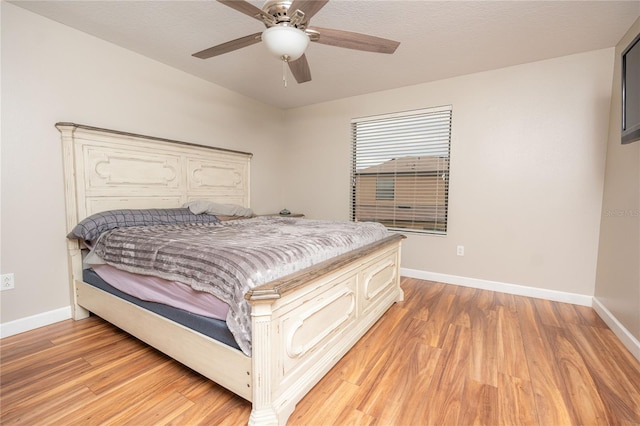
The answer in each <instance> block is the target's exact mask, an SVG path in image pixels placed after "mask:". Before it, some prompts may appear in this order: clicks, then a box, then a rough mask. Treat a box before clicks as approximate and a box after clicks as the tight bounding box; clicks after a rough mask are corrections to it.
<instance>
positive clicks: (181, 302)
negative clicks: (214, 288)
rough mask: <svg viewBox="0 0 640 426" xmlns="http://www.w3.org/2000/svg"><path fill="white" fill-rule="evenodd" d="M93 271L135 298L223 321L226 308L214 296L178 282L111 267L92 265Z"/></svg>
mask: <svg viewBox="0 0 640 426" xmlns="http://www.w3.org/2000/svg"><path fill="white" fill-rule="evenodd" d="M92 268H93V270H94V271H95V272H96V274H98V275H99V276H100V278H102V279H103V280H105V281H106V282H107V283H109V284H110V285H111V286H113V287H115V288H117V289H118V290H120V291H122V292H123V293H126V294H128V295H130V296H134V297H137V298H138V299H142V300H146V301H148V302H156V303H163V304H165V305H169V306H172V307H174V308H179V309H183V310H185V311H188V312H191V313H194V314H197V315H203V316H206V317H210V318H217V319H221V320H223V321H225V320H226V319H227V312H228V311H229V305H227V304H226V303H225V302H223V301H222V300H220V299H218V298H217V297H216V296H214V295H213V294H210V293H207V292H204V291H198V290H194V289H193V288H191V286H189V285H187V284H184V283H180V282H177V281H168V280H165V279H162V278H158V277H153V276H150V275H139V274H134V273H131V272H127V271H121V270H120V269H117V268H114V267H113V266H110V265H93V266H92Z"/></svg>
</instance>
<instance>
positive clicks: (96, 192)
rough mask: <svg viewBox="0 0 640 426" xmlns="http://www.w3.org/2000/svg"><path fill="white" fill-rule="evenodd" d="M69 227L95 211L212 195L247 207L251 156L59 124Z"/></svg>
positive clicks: (173, 204)
mask: <svg viewBox="0 0 640 426" xmlns="http://www.w3.org/2000/svg"><path fill="white" fill-rule="evenodd" d="M56 127H57V128H58V130H59V131H60V132H61V133H62V146H63V155H64V173H65V197H66V208H67V231H69V230H71V229H72V228H73V227H74V226H75V225H76V224H77V223H78V222H79V221H80V220H82V219H84V218H85V217H87V216H90V215H91V214H93V213H97V212H100V211H105V210H111V209H121V208H134V209H136V208H171V207H180V206H182V204H184V203H185V202H186V201H189V200H194V199H208V200H213V201H217V202H220V203H231V204H239V205H242V206H244V207H249V206H250V205H249V202H250V199H249V163H250V159H251V154H249V153H244V152H238V151H231V150H224V149H219V148H211V147H206V146H201V145H193V144H187V143H184V142H177V141H171V140H167V139H160V138H155V137H149V136H141V135H134V134H130V133H123V132H118V131H113V130H105V129H99V128H95V127H89V126H82V125H78V124H73V123H58V124H56Z"/></svg>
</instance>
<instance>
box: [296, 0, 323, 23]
mask: <svg viewBox="0 0 640 426" xmlns="http://www.w3.org/2000/svg"><path fill="white" fill-rule="evenodd" d="M328 2H329V0H293V3H291V6H289V11H290V12H292V13H293V12H295V11H296V10H298V9H300V10H301V11H303V12H304V16H305V18H306V20H309V19H310V18H311V17H312V16H313V15H315V14H316V13H318V11H319V10H320V9H322V8H323V7H324V5H325V4H327V3H328Z"/></svg>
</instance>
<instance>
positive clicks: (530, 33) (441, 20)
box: [11, 0, 640, 108]
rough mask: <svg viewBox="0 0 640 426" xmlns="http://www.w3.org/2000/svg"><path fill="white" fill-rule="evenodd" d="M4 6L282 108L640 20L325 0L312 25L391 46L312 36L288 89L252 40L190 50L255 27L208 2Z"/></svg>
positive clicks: (618, 32) (583, 47)
mask: <svg viewBox="0 0 640 426" xmlns="http://www.w3.org/2000/svg"><path fill="white" fill-rule="evenodd" d="M11 3H13V4H16V5H18V6H20V7H23V8H25V9H28V10H31V11H33V12H35V13H37V14H39V15H42V16H45V17H48V18H50V19H53V20H55V21H58V22H61V23H63V24H65V25H68V26H70V27H73V28H76V29H78V30H80V31H83V32H86V33H89V34H92V35H94V36H96V37H98V38H101V39H103V40H106V41H109V42H112V43H114V44H116V45H119V46H122V47H124V48H126V49H129V50H132V51H134V52H138V53H140V54H142V55H144V56H147V57H149V58H152V59H155V60H157V61H159V62H162V63H165V64H167V65H170V66H172V67H175V68H178V69H181V70H183V71H185V72H187V73H190V74H193V75H195V76H198V77H201V78H203V79H205V80H208V81H210V82H212V83H215V84H218V85H220V86H223V87H226V88H228V89H230V90H233V91H235V92H238V93H241V94H243V95H246V96H248V97H251V98H254V99H257V100H259V101H262V102H265V103H267V104H271V105H274V106H277V107H280V108H293V107H299V106H304V105H310V104H314V103H318V102H324V101H329V100H333V99H338V98H344V97H348V96H354V95H359V94H364V93H370V92H376V91H380V90H386V89H392V88H396V87H401V86H407V85H413V84H417V83H422V82H428V81H434V80H440V79H444V78H449V77H453V76H457V75H464V74H470V73H474V72H479V71H486V70H489V69H496V68H501V67H505V66H510V65H516V64H521V63H526V62H532V61H537V60H542V59H549V58H554V57H559V56H564V55H569V54H574V53H580V52H585V51H589V50H595V49H602V48H606V47H612V46H615V45H616V44H617V42H618V41H619V40H620V38H621V37H622V36H623V35H624V33H625V32H626V31H627V30H628V29H629V27H630V26H631V25H632V24H633V22H634V21H635V20H636V19H637V18H638V16H640V0H634V1H404V0H386V1H379V0H355V1H346V0H331V1H330V2H329V3H328V4H327V5H326V6H325V7H324V8H323V9H322V10H320V12H318V14H317V15H315V16H314V17H313V18H312V19H311V25H312V26H318V27H329V28H336V29H342V30H348V31H355V32H360V33H365V34H371V35H375V36H379V37H384V38H389V39H393V40H397V41H399V42H400V43H401V44H400V47H399V48H398V50H397V51H396V52H395V53H394V54H393V55H385V54H378V53H368V52H359V51H354V50H349V49H342V48H337V47H331V46H326V45H320V44H317V43H311V45H310V46H309V48H308V49H307V59H308V61H309V65H310V67H311V75H312V78H313V80H312V81H311V82H308V83H304V84H297V83H296V82H295V80H294V79H293V77H292V76H291V75H289V76H288V80H289V81H288V86H287V87H286V88H285V87H284V85H283V81H282V71H283V68H282V64H281V62H280V61H278V60H277V59H275V58H272V57H271V56H269V54H268V53H267V52H266V49H265V48H264V46H263V45H262V44H261V43H258V44H255V45H253V46H249V47H246V48H244V49H241V50H238V51H235V52H231V53H227V54H225V55H222V56H218V57H214V58H210V59H206V60H202V59H197V58H194V57H192V56H191V54H192V53H195V52H197V51H200V50H202V49H205V48H208V47H211V46H213V45H217V44H220V43H223V42H226V41H229V40H232V39H235V38H238V37H242V36H245V35H248V34H251V33H255V32H259V31H261V30H263V29H264V25H263V24H262V23H261V22H260V21H257V20H255V19H252V18H250V17H248V16H246V15H243V14H241V13H239V12H237V11H235V10H233V9H231V8H229V7H227V6H224V5H223V4H221V3H218V2H216V1H214V0H203V1H184V0H178V1H13V2H11ZM251 3H252V4H254V5H255V6H258V7H262V4H263V3H262V2H257V1H251Z"/></svg>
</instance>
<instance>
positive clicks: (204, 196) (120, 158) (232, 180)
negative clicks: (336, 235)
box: [56, 123, 404, 425]
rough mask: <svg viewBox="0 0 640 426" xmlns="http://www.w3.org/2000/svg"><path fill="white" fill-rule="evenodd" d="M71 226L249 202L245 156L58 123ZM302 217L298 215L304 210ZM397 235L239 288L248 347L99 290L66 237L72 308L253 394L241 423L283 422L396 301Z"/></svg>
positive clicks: (399, 296) (81, 248)
mask: <svg viewBox="0 0 640 426" xmlns="http://www.w3.org/2000/svg"><path fill="white" fill-rule="evenodd" d="M56 127H57V129H58V130H59V131H60V133H61V138H62V147H63V162H64V184H65V202H66V212H67V230H68V231H69V232H70V231H71V230H72V229H74V227H76V225H77V224H78V223H79V222H80V221H81V220H83V219H85V218H87V217H89V216H91V215H94V214H96V213H99V212H104V211H110V210H117V209H175V208H179V207H182V206H183V205H184V204H185V203H188V202H190V201H195V200H215V201H216V202H219V203H227V204H233V205H238V206H244V207H249V206H250V194H249V181H250V160H251V157H252V155H251V154H249V153H244V152H238V151H233V150H225V149H218V148H211V147H208V146H200V145H194V144H187V143H183V142H177V141H172V140H167V139H161V138H156V137H149V136H142V135H135V134H131V133H125V132H119V131H113V130H106V129H100V128H95V127H90V126H84V125H78V124H74V123H58V124H56ZM301 220H305V219H301ZM402 238H403V237H402V236H401V235H397V234H391V235H389V236H386V237H384V238H382V239H380V240H377V241H375V242H371V243H368V244H366V245H364V246H361V247H359V248H357V249H355V250H351V251H348V252H345V253H342V254H339V255H337V256H335V257H331V258H329V259H326V260H323V261H322V262H320V263H317V264H315V265H312V266H309V267H306V268H304V269H301V270H298V271H296V272H294V273H291V274H288V275H286V276H283V277H279V278H277V279H275V280H272V281H268V282H266V283H264V284H260V285H258V286H256V287H253V288H251V289H249V290H248V291H246V293H245V294H244V298H245V300H246V302H247V303H248V305H249V306H250V327H251V345H252V349H251V352H250V355H248V354H247V353H244V352H243V351H242V350H240V349H239V348H238V347H233V346H231V345H229V344H225V343H223V342H220V341H218V340H216V339H214V338H211V337H208V336H206V335H205V334H203V333H200V332H197V331H194V330H193V329H191V328H189V327H187V326H185V325H182V324H180V323H179V322H176V321H173V320H170V319H168V318H166V317H164V316H163V315H160V314H157V313H154V312H152V311H150V310H148V309H146V308H144V307H141V306H138V305H136V304H134V303H132V302H130V301H128V300H126V299H124V298H122V297H119V296H117V295H114V294H111V293H109V292H107V291H104V290H103V289H100V288H97V287H95V286H94V285H91V284H89V283H87V282H86V281H85V278H83V256H85V254H86V252H87V250H86V247H85V245H84V244H83V243H82V242H81V241H79V240H73V239H68V240H67V252H68V261H69V271H70V286H71V294H72V299H73V300H72V308H73V316H74V318H75V319H76V320H80V319H83V318H86V317H88V316H89V315H90V313H93V314H95V315H98V316H100V317H102V318H104V319H105V320H107V321H109V322H111V323H112V324H114V325H116V326H117V327H119V328H121V329H123V330H125V331H127V332H128V333H130V334H131V335H133V336H135V337H137V338H139V339H140V340H142V341H144V342H146V343H148V344H149V345H150V346H153V347H155V348H156V349H158V350H160V351H162V352H164V353H166V354H167V355H169V356H171V357H172V358H174V359H176V360H177V361H179V362H181V363H183V364H184V365H186V366H188V367H190V368H191V369H193V370H195V371H197V372H199V373H200V374H202V375H204V376H205V377H207V378H209V379H210V380H212V381H214V382H216V383H218V384H219V385H221V386H223V387H225V388H227V389H229V390H230V391H232V392H234V393H236V394H237V395H239V396H241V397H242V398H244V399H246V400H248V401H250V402H251V403H252V411H251V415H250V417H249V419H248V423H249V424H252V425H271V424H274V425H275V424H280V425H283V424H286V422H287V419H288V417H289V416H290V415H291V413H292V412H293V410H294V409H295V405H296V404H297V402H298V401H300V400H301V399H302V398H303V397H304V395H305V394H306V393H307V392H308V391H309V390H310V389H311V388H312V387H313V386H314V385H315V384H316V383H317V382H318V381H319V380H320V379H321V378H322V377H323V376H324V375H325V374H326V373H327V372H328V371H329V370H330V369H331V368H332V367H333V366H334V365H335V364H336V362H337V361H338V360H339V359H340V358H341V357H342V356H343V355H344V354H345V353H346V352H347V351H348V350H349V349H350V348H351V347H352V346H353V345H354V344H355V343H356V342H357V341H358V340H359V339H360V337H362V336H363V335H364V334H365V333H366V332H367V330H368V329H369V328H370V327H371V326H372V325H373V324H374V323H375V322H376V321H377V320H378V319H379V318H380V317H381V316H382V315H383V314H384V313H385V312H386V310H387V309H388V308H389V307H390V306H391V305H393V303H395V302H398V301H401V300H403V297H404V296H403V292H402V290H401V288H400V276H399V265H400V247H401V240H402Z"/></svg>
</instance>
